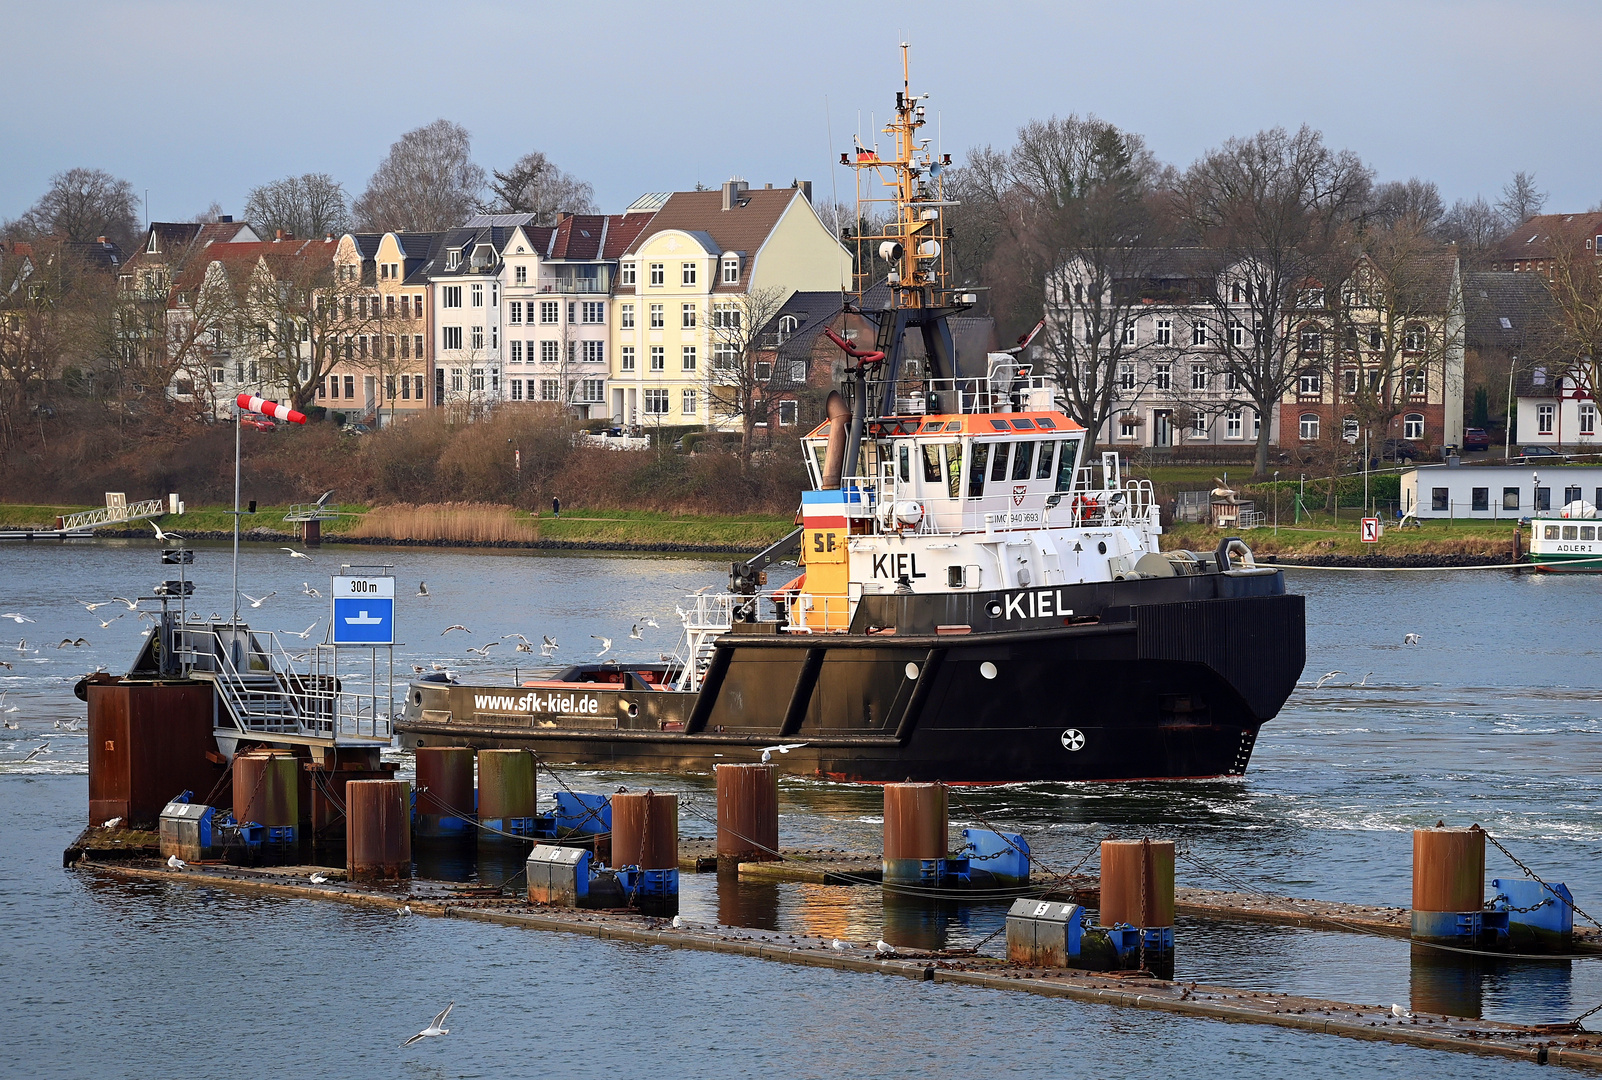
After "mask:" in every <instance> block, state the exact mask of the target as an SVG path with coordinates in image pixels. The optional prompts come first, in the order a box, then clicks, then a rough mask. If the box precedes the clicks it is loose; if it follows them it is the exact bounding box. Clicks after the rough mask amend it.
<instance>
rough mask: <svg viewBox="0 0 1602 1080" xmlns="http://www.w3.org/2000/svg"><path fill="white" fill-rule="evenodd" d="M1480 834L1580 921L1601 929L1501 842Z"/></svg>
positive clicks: (1529, 909)
mask: <svg viewBox="0 0 1602 1080" xmlns="http://www.w3.org/2000/svg"><path fill="white" fill-rule="evenodd" d="M1481 832H1482V833H1484V836H1485V839H1487V840H1489V841H1490V842H1491V843H1493V844H1495V845H1496V850H1498V851H1500V852H1501V853H1502V854H1503V855H1506V856H1507V857H1508V858H1509V859H1512V860H1513V865H1514V866H1516V867H1518V868H1519V869H1520V870H1522V871H1524V872H1525V873H1526V874H1528V875H1529V876H1530V877H1531V878H1533V879H1535V880H1536V881H1537V882H1540V885H1541V887H1542V888H1543V889H1545V890H1546V891H1547V892H1549V893H1551V894H1552V895H1553V896H1555V897H1556V898H1557V899H1559V900H1561V901H1562V902H1563V903H1564V904H1566V905H1568V907H1569V909H1570V910H1571V911H1573V912H1574V913H1575V914H1576V915H1578V916H1580V917H1581V918H1582V919H1584V920H1585V921H1586V922H1588V923H1590V924H1591V925H1592V926H1595V927H1597V928H1599V929H1602V923H1599V922H1597V921H1596V920H1595V919H1593V918H1591V916H1589V915H1587V914H1586V913H1585V912H1583V911H1581V910H1580V909H1579V907H1578V906H1577V905H1576V904H1575V903H1574V901H1573V900H1570V899H1569V898H1567V897H1565V896H1564V895H1563V894H1562V893H1559V892H1558V891H1557V890H1556V889H1554V888H1552V886H1550V885H1548V884H1547V883H1546V882H1544V881H1541V875H1539V874H1537V873H1536V872H1535V871H1534V870H1531V869H1530V868H1529V867H1528V866H1525V865H1524V863H1523V862H1521V861H1520V860H1519V857H1518V856H1517V855H1515V854H1513V853H1512V852H1511V851H1509V850H1508V849H1507V848H1505V847H1503V846H1502V842H1501V841H1500V840H1498V839H1497V838H1496V837H1494V836H1492V835H1491V834H1490V833H1488V832H1484V830H1483V829H1482V830H1481ZM1539 906H1540V905H1537V907H1539ZM1512 910H1519V909H1517V908H1515V909H1512ZM1523 910H1525V911H1533V910H1535V909H1534V908H1525V909H1523Z"/></svg>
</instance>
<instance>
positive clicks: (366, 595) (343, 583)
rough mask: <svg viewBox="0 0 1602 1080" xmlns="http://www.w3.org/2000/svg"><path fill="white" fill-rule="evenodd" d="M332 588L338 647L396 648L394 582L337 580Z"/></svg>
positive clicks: (346, 578) (378, 578)
mask: <svg viewBox="0 0 1602 1080" xmlns="http://www.w3.org/2000/svg"><path fill="white" fill-rule="evenodd" d="M330 584H331V591H330V593H329V595H330V596H331V597H333V601H334V614H333V627H334V634H333V638H332V640H333V643H334V644H335V645H393V644H395V579H394V578H392V577H335V578H334V579H333V580H332V582H331V583H330Z"/></svg>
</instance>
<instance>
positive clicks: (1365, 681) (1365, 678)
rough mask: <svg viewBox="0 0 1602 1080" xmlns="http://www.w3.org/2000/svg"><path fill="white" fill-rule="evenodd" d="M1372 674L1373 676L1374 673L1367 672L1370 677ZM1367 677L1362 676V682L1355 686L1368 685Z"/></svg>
mask: <svg viewBox="0 0 1602 1080" xmlns="http://www.w3.org/2000/svg"><path fill="white" fill-rule="evenodd" d="M1372 674H1374V673H1373V672H1372V671H1370V672H1369V673H1368V675H1372ZM1368 675H1364V676H1363V681H1362V682H1360V683H1358V684H1357V685H1358V686H1367V685H1368Z"/></svg>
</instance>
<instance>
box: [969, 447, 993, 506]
mask: <svg viewBox="0 0 1602 1080" xmlns="http://www.w3.org/2000/svg"><path fill="white" fill-rule="evenodd" d="M990 449H991V443H990V442H988V441H987V440H985V439H975V440H974V441H973V449H972V451H970V452H969V455H968V498H970V499H977V498H980V497H981V496H983V495H984V493H985V466H986V465H988V464H989V462H990Z"/></svg>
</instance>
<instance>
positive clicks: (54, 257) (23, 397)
mask: <svg viewBox="0 0 1602 1080" xmlns="http://www.w3.org/2000/svg"><path fill="white" fill-rule="evenodd" d="M4 269H5V275H6V280H5V281H4V282H3V286H0V450H4V449H9V448H10V447H11V446H12V444H13V443H14V442H15V440H16V437H17V435H18V432H19V428H20V427H21V425H22V424H23V423H25V422H26V421H28V420H29V419H30V409H35V408H36V407H37V408H36V411H34V412H33V413H32V414H31V416H32V417H36V418H38V419H39V422H40V423H41V425H42V424H43V418H44V416H45V413H46V409H45V408H44V399H45V395H46V394H47V393H48V392H49V388H50V387H51V385H52V384H53V383H54V382H55V381H56V380H58V379H59V378H60V377H61V375H62V373H63V371H64V370H65V368H66V366H67V365H68V364H71V363H74V362H78V363H82V362H84V361H87V360H90V359H92V358H93V354H94V352H95V345H97V344H98V343H100V341H101V340H102V339H101V338H100V336H99V335H98V334H97V333H96V327H95V325H94V324H93V321H92V318H91V317H89V316H90V313H91V311H92V309H93V308H94V307H95V299H96V298H95V296H94V295H93V294H94V293H95V292H96V291H97V290H100V291H104V290H105V289H109V288H111V287H113V283H109V282H108V281H107V280H106V279H107V277H108V275H106V274H105V273H104V272H103V271H100V270H98V269H96V268H95V267H92V266H90V265H89V264H88V263H86V262H85V260H83V259H82V258H81V257H80V254H79V252H78V251H77V250H75V248H74V246H73V245H72V243H70V242H69V241H66V240H63V239H58V238H49V239H45V240H41V241H38V242H36V243H34V244H32V245H30V250H27V251H26V252H25V253H22V254H20V255H19V256H17V257H10V258H7V260H6V262H5V267H4ZM42 430H43V429H42V427H41V432H42Z"/></svg>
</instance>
